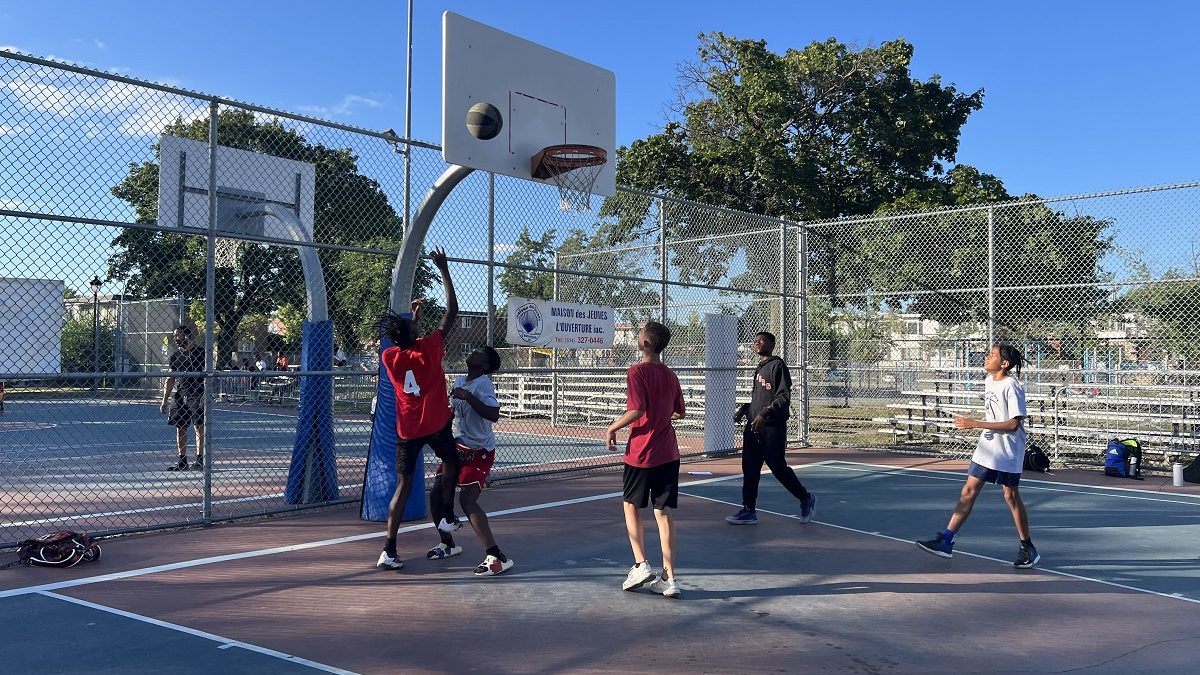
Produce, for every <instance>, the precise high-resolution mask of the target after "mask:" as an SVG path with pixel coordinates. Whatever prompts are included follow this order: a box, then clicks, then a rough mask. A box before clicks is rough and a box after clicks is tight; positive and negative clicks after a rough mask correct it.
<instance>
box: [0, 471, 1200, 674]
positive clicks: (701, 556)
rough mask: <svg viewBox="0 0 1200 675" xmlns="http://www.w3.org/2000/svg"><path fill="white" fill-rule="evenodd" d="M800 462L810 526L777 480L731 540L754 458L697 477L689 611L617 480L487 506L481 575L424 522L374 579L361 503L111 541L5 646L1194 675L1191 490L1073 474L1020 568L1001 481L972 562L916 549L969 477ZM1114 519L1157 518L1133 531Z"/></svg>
mask: <svg viewBox="0 0 1200 675" xmlns="http://www.w3.org/2000/svg"><path fill="white" fill-rule="evenodd" d="M790 459H791V461H792V463H793V464H794V465H797V466H800V465H802V464H806V465H805V466H802V467H801V468H800V469H799V470H798V471H799V474H800V476H801V479H802V480H803V481H804V482H805V484H806V485H807V486H808V487H809V488H810V489H812V490H813V491H814V492H815V493H816V494H817V495H818V496H819V501H818V508H817V517H816V522H814V523H811V524H801V523H799V522H798V520H796V519H795V518H794V517H791V516H790V515H789V514H793V513H795V512H796V511H797V509H796V506H795V502H794V500H793V499H792V498H791V497H790V495H788V494H787V493H786V492H785V491H783V489H782V488H780V487H779V485H778V484H777V483H776V482H775V481H774V479H773V478H771V477H769V476H765V477H764V479H763V481H762V488H761V492H760V498H759V524H758V525H756V526H742V527H734V526H730V525H727V524H726V523H725V522H724V517H725V516H726V515H728V514H730V513H732V512H733V511H735V510H736V509H737V505H738V502H739V501H740V490H741V481H740V477H739V474H738V472H739V468H738V459H737V458H736V457H734V458H727V459H724V460H721V461H711V462H698V463H690V464H685V465H684V469H683V475H682V476H681V481H682V482H683V483H684V484H685V485H684V487H683V488H682V490H681V492H682V494H681V497H680V508H679V510H678V512H677V514H676V516H677V527H678V537H679V542H678V554H677V558H678V568H679V578H680V581H681V584H682V588H683V596H682V597H681V598H679V599H677V600H672V599H667V598H663V597H661V596H658V595H655V594H652V593H651V592H649V591H648V590H645V589H641V590H638V591H635V592H623V591H621V589H620V584H621V581H622V580H623V578H624V575H625V572H626V571H627V569H628V567H629V565H630V564H631V563H632V561H631V559H630V552H629V545H628V542H627V540H626V536H625V531H624V525H623V523H622V520H621V506H620V497H619V495H618V493H619V489H620V476H619V474H618V473H615V472H614V473H611V474H605V475H600V476H591V477H587V478H580V479H573V480H558V481H545V482H534V483H520V484H513V485H504V486H501V487H497V488H493V489H491V490H489V491H487V492H486V493H485V495H484V497H483V499H482V502H481V503H482V504H483V505H484V507H485V508H486V509H487V510H488V512H489V513H490V514H491V522H492V528H493V530H494V531H495V533H496V536H497V538H498V540H499V543H500V545H501V547H502V548H503V549H504V551H505V553H506V554H507V555H508V556H510V557H511V558H513V559H514V560H515V561H516V566H515V567H514V568H513V569H512V570H511V571H510V572H509V573H507V574H504V575H502V576H499V577H494V578H475V577H474V576H473V575H472V569H473V568H474V566H475V565H476V564H477V563H478V562H479V560H480V559H482V557H483V550H482V547H481V545H480V544H479V542H478V540H477V539H476V538H475V537H474V535H473V534H472V533H471V532H470V530H469V529H464V530H462V531H460V532H459V533H457V535H456V540H457V543H458V544H459V545H460V546H462V547H463V548H464V554H462V555H460V556H455V557H452V558H448V559H446V560H439V561H429V560H426V559H425V558H424V552H425V551H426V550H427V549H428V548H429V547H431V546H432V545H433V544H435V543H436V542H437V538H436V536H435V535H434V534H433V532H432V530H431V528H430V527H429V526H428V525H426V524H424V523H406V524H405V525H406V527H405V528H404V529H403V530H402V533H401V535H400V539H399V552H400V555H401V557H403V558H404V559H405V562H406V565H405V568H404V569H403V570H400V571H398V572H383V571H378V570H375V569H374V568H373V564H374V562H375V558H376V557H377V556H378V553H379V550H380V548H381V546H382V530H383V527H382V524H380V523H364V522H362V521H360V520H358V519H357V518H356V513H357V512H356V510H354V509H343V510H337V511H326V512H322V513H315V514H309V515H303V516H295V517H289V518H281V519H274V520H266V521H262V522H257V523H245V524H236V525H227V526H220V527H214V528H210V529H206V530H185V531H179V532H172V533H159V534H150V535H140V536H135V537H129V538H124V539H116V540H110V541H108V542H106V543H105V556H104V558H103V559H102V560H101V561H100V562H99V563H97V564H95V565H93V566H89V567H76V568H73V569H71V570H47V569H34V568H20V569H12V570H8V571H6V572H4V573H0V589H5V590H0V608H3V609H5V610H7V614H6V615H7V616H9V617H23V616H36V618H35V619H31V620H30V621H27V622H23V625H22V626H20V627H19V629H18V630H16V631H15V632H14V631H9V632H8V633H7V634H6V635H5V636H4V637H3V638H0V641H2V643H3V649H2V650H0V651H3V652H4V653H5V655H6V672H14V673H22V672H45V670H44V667H39V666H38V664H41V663H44V662H45V661H44V659H45V657H46V655H47V654H48V653H52V652H53V650H54V645H56V644H57V645H61V644H62V640H63V639H64V638H63V636H69V639H70V640H71V644H72V649H74V650H77V651H80V652H82V653H89V654H90V653H100V654H102V655H103V658H102V659H95V660H93V661H91V662H88V664H87V665H86V666H82V665H81V667H80V668H79V669H78V672H88V673H98V672H114V673H115V672H123V673H124V672H197V673H199V672H207V673H211V672H251V671H253V672H300V671H305V670H310V671H324V672H363V673H395V672H431V673H462V672H494V673H524V672H645V671H652V672H670V673H675V672H679V673H696V672H720V673H761V672H838V671H846V672H887V673H909V672H910V673H918V672H920V673H928V672H956V673H961V672H1055V671H1065V670H1072V669H1088V670H1087V672H1110V673H1128V672H1167V671H1180V672H1182V671H1185V670H1187V669H1190V666H1191V660H1192V654H1194V648H1193V647H1194V644H1195V640H1196V639H1197V638H1198V637H1200V630H1198V629H1197V628H1196V627H1195V626H1196V621H1195V617H1196V612H1197V609H1198V602H1197V601H1198V600H1200V580H1198V579H1197V575H1196V567H1197V565H1198V564H1200V561H1198V560H1197V558H1196V551H1195V548H1194V546H1193V544H1192V543H1191V542H1195V541H1197V540H1200V538H1198V537H1197V535H1198V534H1200V529H1198V528H1200V520H1198V516H1200V498H1198V497H1197V496H1196V495H1195V494H1194V492H1195V491H1194V490H1193V491H1189V490H1181V491H1178V492H1176V493H1166V492H1147V491H1115V490H1106V489H1103V488H1102V487H1096V486H1090V485H1087V484H1085V483H1086V480H1087V478H1086V477H1085V476H1083V475H1075V474H1068V473H1064V474H1062V475H1060V476H1057V477H1055V478H1057V479H1058V480H1057V482H1035V481H1026V482H1023V484H1022V485H1023V487H1022V494H1023V495H1024V496H1025V498H1026V501H1027V502H1028V503H1029V505H1030V510H1031V517H1032V524H1033V533H1034V539H1035V541H1036V542H1037V544H1038V546H1039V548H1040V549H1041V551H1042V555H1043V566H1044V567H1045V569H1041V570H1032V571H1018V570H1014V569H1013V568H1012V566H1011V558H1012V554H1014V553H1015V551H1016V541H1015V535H1014V533H1013V527H1012V523H1011V519H1010V518H1009V516H1008V511H1007V508H1006V507H1005V506H1004V504H1003V500H1002V498H1001V496H1000V493H999V491H998V490H985V494H984V495H983V497H981V498H980V501H979V503H978V505H977V507H976V512H975V513H974V514H973V515H972V517H971V520H970V521H969V522H968V524H967V527H966V528H964V529H963V531H962V533H961V534H960V539H959V543H958V546H957V547H956V553H955V556H954V559H953V560H950V561H946V560H942V559H939V558H935V557H933V556H929V555H928V554H925V553H922V552H921V551H919V550H918V549H917V548H916V547H915V546H913V545H912V543H911V540H912V539H914V538H917V537H924V536H928V534H929V533H931V532H933V531H935V530H937V529H939V528H940V527H942V526H944V524H945V519H946V517H947V516H948V513H949V509H950V508H951V506H952V505H953V502H954V498H955V496H956V495H957V493H958V490H959V488H960V486H961V468H962V467H961V465H960V464H954V463H948V462H931V461H930V460H928V459H921V458H911V457H899V456H886V455H879V454H863V455H856V454H853V453H846V452H819V451H804V452H793V453H791V455H790ZM812 462H824V463H821V464H812ZM910 467H911V468H912V470H909V469H910ZM689 472H695V473H694V474H689ZM706 472H711V475H703V474H705V473H706ZM1089 510H1090V512H1092V513H1096V514H1099V515H1097V516H1096V517H1093V518H1091V519H1089V518H1088V517H1087V515H1088V513H1089ZM1110 513H1128V515H1130V517H1131V518H1133V519H1134V521H1135V522H1137V523H1139V524H1138V525H1136V526H1120V525H1118V526H1112V525H1111V524H1109V523H1108V521H1107V518H1108V515H1107V514H1110ZM646 524H647V534H646V539H647V549H648V552H649V558H650V561H651V563H652V564H653V565H655V566H656V567H657V566H658V564H659V561H660V556H659V554H658V548H657V535H656V533H655V530H654V528H653V525H652V521H651V520H650V517H649V514H647V518H646ZM1112 530H1116V531H1119V532H1122V533H1125V534H1123V535H1122V536H1115V535H1112V534H1111V532H1110V531H1112ZM1142 530H1149V531H1148V532H1145V533H1144V536H1132V534H1131V533H1137V532H1139V531H1142ZM1173 594H1174V595H1173ZM1114 618H1119V621H1120V625H1121V626H1124V627H1125V628H1124V629H1122V638H1121V639H1120V640H1114V639H1112V635H1113V625H1114V624H1113V621H1114ZM1137 627H1144V628H1145V629H1144V630H1141V629H1137ZM55 636H57V637H55ZM81 663H82V662H81ZM10 667H11V668H10ZM52 670H53V671H55V672H72V671H71V663H70V662H69V661H64V660H62V659H58V660H56V661H55V662H54V668H52Z"/></svg>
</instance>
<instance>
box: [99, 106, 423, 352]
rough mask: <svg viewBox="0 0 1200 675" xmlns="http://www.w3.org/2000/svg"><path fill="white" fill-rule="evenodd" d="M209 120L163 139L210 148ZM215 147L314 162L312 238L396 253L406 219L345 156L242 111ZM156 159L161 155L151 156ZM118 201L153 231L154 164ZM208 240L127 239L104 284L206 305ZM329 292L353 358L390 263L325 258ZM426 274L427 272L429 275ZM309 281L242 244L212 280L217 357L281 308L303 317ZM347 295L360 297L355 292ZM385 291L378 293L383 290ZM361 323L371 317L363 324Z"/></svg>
mask: <svg viewBox="0 0 1200 675" xmlns="http://www.w3.org/2000/svg"><path fill="white" fill-rule="evenodd" d="M208 123H209V122H208V119H200V120H195V121H190V122H185V121H183V120H180V119H176V120H175V121H174V122H173V123H171V124H169V125H167V127H166V128H165V129H164V130H163V132H164V133H166V134H171V135H175V136H181V137H185V138H191V139H194V140H200V141H207V140H208ZM217 142H218V143H220V144H221V145H223V146H228V147H234V148H240V149H243V150H252V151H255V152H262V153H266V154H270V155H274V156H276V157H282V158H285V159H293V160H298V161H303V162H310V163H312V164H314V165H315V166H316V186H315V187H316V195H315V207H316V209H315V218H314V223H313V228H314V237H315V239H316V241H319V242H322V243H332V244H341V245H349V246H359V247H374V246H386V248H385V250H397V249H398V248H399V241H400V232H401V229H402V227H401V219H400V217H399V215H398V214H397V213H396V212H395V210H394V209H393V208H392V207H391V205H390V204H389V203H388V200H387V195H386V194H385V193H384V192H383V190H382V189H381V188H380V186H379V184H378V183H377V182H376V181H374V180H373V179H371V178H368V177H366V176H364V175H362V174H360V173H359V172H358V158H357V156H356V155H355V154H354V153H353V152H352V151H351V150H349V149H346V148H329V147H325V146H323V145H320V144H315V143H312V142H310V141H308V140H307V139H305V138H304V136H303V135H302V134H300V133H299V132H297V131H296V130H294V129H289V128H287V127H285V126H284V125H283V124H282V123H280V122H278V121H270V120H258V119H255V115H254V113H252V112H250V111H245V110H235V109H225V110H222V111H221V113H220V115H219V117H218V138H217ZM155 150H156V151H157V147H156V148H155ZM112 193H113V194H114V195H115V196H117V197H118V198H120V199H123V200H125V201H126V202H128V203H129V204H130V205H131V206H132V207H133V208H134V212H135V214H136V218H137V222H139V223H153V222H155V221H156V220H157V216H158V213H157V209H158V164H157V163H156V162H143V163H133V164H130V166H129V173H128V174H127V175H126V176H125V178H124V179H123V180H122V181H121V182H120V183H119V184H117V185H116V186H114V187H113V189H112ZM205 245H206V242H205V239H204V237H202V236H195V235H190V234H189V235H185V234H181V233H176V232H158V231H152V230H137V229H127V230H123V231H122V232H121V233H120V234H119V235H118V236H117V237H116V238H115V239H114V240H113V246H114V247H115V248H116V249H117V252H116V253H115V254H113V255H112V256H111V257H110V258H109V266H108V278H109V279H120V280H125V281H127V282H128V285H127V289H128V292H129V293H130V294H131V295H134V296H135V297H148V298H153V297H166V296H174V295H181V296H184V297H189V298H202V297H204V295H205V260H206V258H205ZM319 255H320V258H321V262H322V266H323V268H324V270H323V271H324V274H325V284H326V288H327V291H328V304H329V315H330V318H331V319H332V320H333V322H334V327H335V330H336V331H337V333H338V334H339V335H340V336H341V337H342V339H343V340H344V341H345V343H346V344H347V346H349V347H350V348H355V347H358V346H359V345H360V344H361V341H362V340H363V339H364V338H365V337H367V336H370V335H373V334H374V331H364V324H365V323H374V319H375V318H377V317H378V316H379V315H380V314H382V312H383V310H384V308H385V306H386V303H387V288H388V287H389V282H390V270H391V264H392V259H390V258H388V259H387V260H386V262H381V263H379V264H373V265H362V264H352V263H347V262H345V261H344V260H343V258H346V257H352V256H353V255H359V256H362V255H363V254H347V253H345V252H342V251H335V250H328V249H322V250H321V251H320V253H319ZM422 267H425V266H424V265H423V266H422ZM429 277H430V275H429V271H428V269H423V270H422V273H421V274H419V275H418V279H417V286H416V288H417V289H418V290H420V289H424V288H426V287H427V284H428V281H429ZM302 279H303V277H302V275H301V271H300V263H299V256H298V255H297V253H296V251H295V250H294V249H292V248H289V247H281V246H263V245H257V244H249V243H247V244H243V245H242V246H241V247H240V249H239V252H238V255H237V264H236V265H235V266H234V267H233V268H232V269H224V268H218V269H217V271H216V279H215V290H216V293H215V298H216V303H215V305H214V308H213V309H214V312H213V314H214V317H215V325H214V327H213V328H214V333H215V334H216V336H217V343H218V344H217V346H218V353H220V354H226V353H229V352H230V351H231V350H232V348H233V347H234V346H236V345H235V342H236V339H237V338H236V336H237V328H238V327H239V326H240V325H241V323H242V321H243V319H245V318H246V317H247V316H249V315H251V314H270V313H272V312H273V311H275V310H276V309H277V308H278V307H280V306H282V305H284V304H291V305H293V306H297V307H303V306H304V303H305V294H304V284H303V281H302ZM348 289H355V291H358V292H353V291H350V290H348ZM381 289H382V290H381ZM365 317H372V320H371V321H369V322H368V321H367V320H366V319H365Z"/></svg>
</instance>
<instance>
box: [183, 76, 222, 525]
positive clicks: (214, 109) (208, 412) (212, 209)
mask: <svg viewBox="0 0 1200 675" xmlns="http://www.w3.org/2000/svg"><path fill="white" fill-rule="evenodd" d="M219 114H220V105H219V104H218V103H217V101H216V99H214V100H212V101H209V104H208V242H207V243H206V245H205V253H204V257H205V262H204V275H205V279H204V420H205V423H204V434H203V436H204V507H203V508H204V510H203V517H204V524H206V525H208V524H210V523H212V462H213V447H212V427H213V425H212V419H213V418H212V400H213V396H212V392H213V388H214V387H213V385H214V384H215V383H216V379H214V377H213V368H214V366H215V365H216V364H215V363H213V357H212V352H213V323H214V318H215V316H216V314H215V311H216V310H215V307H216V276H217V273H216V259H215V255H216V246H217V239H216V233H217V145H218V143H217V131H218V127H217V117H218V115H219ZM180 198H181V199H182V196H181V197H180ZM180 225H182V223H180ZM180 312H181V313H182V308H181V309H180ZM197 450H199V448H197Z"/></svg>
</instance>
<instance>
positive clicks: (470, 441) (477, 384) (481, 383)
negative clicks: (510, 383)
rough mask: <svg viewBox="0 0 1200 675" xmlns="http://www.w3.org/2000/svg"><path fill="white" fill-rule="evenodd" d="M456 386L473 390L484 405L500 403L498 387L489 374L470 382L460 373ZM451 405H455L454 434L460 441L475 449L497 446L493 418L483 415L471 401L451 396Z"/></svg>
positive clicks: (492, 448)
mask: <svg viewBox="0 0 1200 675" xmlns="http://www.w3.org/2000/svg"><path fill="white" fill-rule="evenodd" d="M454 386H455V387H462V388H463V389H466V390H467V391H469V392H471V393H472V394H474V395H475V398H477V399H479V402H480V403H482V404H484V405H487V406H492V407H497V406H499V405H500V403H499V402H497V401H496V387H495V386H494V385H493V384H492V379H491V378H490V377H488V376H487V375H480V376H479V377H477V378H475V379H474V380H471V381H470V382H467V376H466V375H459V376H458V377H457V378H455V379H454ZM450 405H452V406H454V436H455V438H456V439H457V440H458V442H459V443H462V444H463V445H465V446H467V447H469V448H475V449H478V448H484V449H487V450H494V449H495V448H496V434H495V433H494V432H493V431H492V422H491V420H488V419H484V418H483V417H481V416H480V415H479V413H477V412H475V409H474V408H472V407H471V404H470V403H468V402H466V401H464V400H462V399H458V398H454V397H453V396H451V397H450Z"/></svg>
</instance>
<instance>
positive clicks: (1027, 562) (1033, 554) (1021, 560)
mask: <svg viewBox="0 0 1200 675" xmlns="http://www.w3.org/2000/svg"><path fill="white" fill-rule="evenodd" d="M1041 559H1042V556H1040V555H1038V551H1037V548H1036V547H1034V546H1026V545H1025V544H1021V548H1020V550H1018V551H1017V559H1016V560H1014V561H1013V567H1015V568H1017V569H1019V570H1027V569H1029V568H1031V567H1033V566H1034V565H1037V564H1038V561H1039V560H1041Z"/></svg>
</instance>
